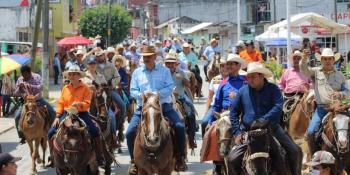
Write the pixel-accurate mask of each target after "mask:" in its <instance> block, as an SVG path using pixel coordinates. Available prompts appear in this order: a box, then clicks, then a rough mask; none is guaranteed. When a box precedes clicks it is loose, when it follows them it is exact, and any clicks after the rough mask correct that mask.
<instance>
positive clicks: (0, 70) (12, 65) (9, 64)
mask: <svg viewBox="0 0 350 175" xmlns="http://www.w3.org/2000/svg"><path fill="white" fill-rule="evenodd" d="M21 66H22V65H21V64H20V63H18V62H16V61H15V60H13V59H11V58H8V57H1V58H0V74H6V73H8V72H10V71H13V70H16V69H18V68H20V67H21Z"/></svg>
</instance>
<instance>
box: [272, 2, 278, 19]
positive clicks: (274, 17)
mask: <svg viewBox="0 0 350 175" xmlns="http://www.w3.org/2000/svg"><path fill="white" fill-rule="evenodd" d="M276 11H277V9H276V0H273V23H276V22H277V19H276V18H277V16H276Z"/></svg>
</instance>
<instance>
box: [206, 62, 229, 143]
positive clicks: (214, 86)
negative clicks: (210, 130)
mask: <svg viewBox="0 0 350 175" xmlns="http://www.w3.org/2000/svg"><path fill="white" fill-rule="evenodd" d="M219 72H220V75H217V76H216V77H214V78H213V79H212V80H211V81H210V84H209V93H208V99H207V112H206V113H205V115H204V117H203V119H202V126H201V128H202V137H204V134H205V131H206V128H207V125H208V123H209V120H211V117H213V116H214V111H213V105H214V102H215V96H216V92H217V90H218V89H219V85H220V83H221V81H222V80H224V79H226V78H227V77H228V72H227V68H226V60H224V59H221V60H220V63H219Z"/></svg>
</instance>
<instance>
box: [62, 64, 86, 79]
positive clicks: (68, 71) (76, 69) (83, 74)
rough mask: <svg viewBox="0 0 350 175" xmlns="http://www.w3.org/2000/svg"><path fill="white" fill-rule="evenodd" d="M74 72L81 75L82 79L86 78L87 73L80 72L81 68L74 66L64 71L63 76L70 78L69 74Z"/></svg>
mask: <svg viewBox="0 0 350 175" xmlns="http://www.w3.org/2000/svg"><path fill="white" fill-rule="evenodd" d="M72 72H75V73H79V74H80V76H81V77H84V76H85V73H84V72H83V71H81V70H80V67H79V66H78V65H76V64H75V65H72V66H70V67H69V69H68V70H66V71H64V72H63V75H64V76H65V77H68V74H69V73H72Z"/></svg>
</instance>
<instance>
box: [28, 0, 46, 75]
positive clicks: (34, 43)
mask: <svg viewBox="0 0 350 175" xmlns="http://www.w3.org/2000/svg"><path fill="white" fill-rule="evenodd" d="M42 6H43V1H42V0H38V1H37V7H36V14H35V26H34V35H33V41H32V53H31V57H32V62H31V65H30V66H31V67H32V69H33V71H36V70H35V69H34V65H35V57H36V47H37V45H38V36H39V29H40V19H41V10H42V8H43V7H42Z"/></svg>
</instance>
